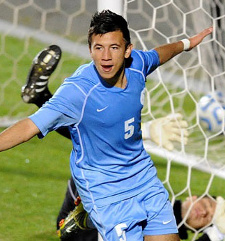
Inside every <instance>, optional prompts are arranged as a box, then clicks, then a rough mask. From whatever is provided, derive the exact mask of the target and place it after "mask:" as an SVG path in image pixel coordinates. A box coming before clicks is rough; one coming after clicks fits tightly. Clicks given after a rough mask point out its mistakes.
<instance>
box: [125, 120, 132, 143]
mask: <svg viewBox="0 0 225 241" xmlns="http://www.w3.org/2000/svg"><path fill="white" fill-rule="evenodd" d="M133 122H134V117H133V118H131V119H129V120H127V121H125V122H124V124H125V125H124V128H125V135H124V138H125V139H128V138H130V137H131V136H132V135H133V134H134V125H133V124H132V123H133Z"/></svg>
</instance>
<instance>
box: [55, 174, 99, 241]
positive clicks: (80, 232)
mask: <svg viewBox="0 0 225 241" xmlns="http://www.w3.org/2000/svg"><path fill="white" fill-rule="evenodd" d="M77 197H78V193H77V190H76V186H75V184H74V182H73V179H72V178H71V179H70V180H69V182H68V186H67V191H66V195H65V199H64V202H63V204H62V207H61V210H60V212H59V215H58V218H57V230H58V235H59V237H60V238H61V240H63V241H72V240H76V241H97V240H98V233H97V230H96V229H91V228H90V225H89V222H90V220H88V214H87V213H86V211H85V210H84V209H83V205H82V203H81V202H80V200H79V198H78V199H77ZM74 200H77V201H78V202H77V203H76V205H75V202H74ZM92 225H93V224H92ZM92 228H93V227H92Z"/></svg>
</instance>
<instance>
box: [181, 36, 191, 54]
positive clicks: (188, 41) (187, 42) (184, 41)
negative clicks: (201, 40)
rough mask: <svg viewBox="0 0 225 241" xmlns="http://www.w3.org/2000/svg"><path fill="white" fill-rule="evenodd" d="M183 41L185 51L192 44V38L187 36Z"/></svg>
mask: <svg viewBox="0 0 225 241" xmlns="http://www.w3.org/2000/svg"><path fill="white" fill-rule="evenodd" d="M181 42H182V43H183V44H184V51H187V50H189V48H190V44H191V42H190V40H189V39H187V38H185V39H182V40H181Z"/></svg>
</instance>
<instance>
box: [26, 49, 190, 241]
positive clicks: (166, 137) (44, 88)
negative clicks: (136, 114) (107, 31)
mask: <svg viewBox="0 0 225 241" xmlns="http://www.w3.org/2000/svg"><path fill="white" fill-rule="evenodd" d="M60 58H61V49H60V48H59V47H58V46H56V45H51V46H49V47H47V48H45V49H44V50H42V51H41V52H40V53H38V54H37V56H36V57H35V58H34V60H33V64H32V67H31V69H30V71H29V74H28V77H27V83H26V85H24V86H23V87H22V94H21V96H22V99H23V101H24V102H25V103H33V104H35V105H37V106H38V107H41V106H42V105H43V104H44V103H45V102H46V101H48V100H49V99H50V98H51V97H52V94H51V92H50V91H49V89H48V81H49V78H50V76H51V74H52V73H53V71H54V70H55V69H56V67H57V65H58V62H59V60H60ZM186 127H187V122H186V121H184V120H183V119H182V116H181V115H180V114H175V115H168V116H167V117H164V118H158V119H155V120H153V121H149V122H147V123H143V124H142V133H143V138H144V139H151V140H152V141H154V142H155V143H156V144H157V145H161V146H162V147H164V148H165V149H167V150H173V148H174V144H173V142H181V141H182V140H183V143H184V144H186V143H187V137H188V132H187V130H186ZM57 132H59V133H60V134H61V135H63V136H65V137H67V138H70V135H69V132H68V130H67V128H60V129H58V130H57ZM150 133H151V136H150ZM181 133H182V135H183V139H182V137H181ZM77 196H78V193H77V190H76V187H75V185H74V182H73V179H72V178H71V179H70V180H69V183H68V187H67V192H66V196H65V199H64V202H63V205H62V208H61V210H60V212H59V216H58V218H57V230H59V228H60V225H62V224H63V220H64V219H65V218H66V217H67V215H68V214H69V213H70V211H72V210H73V209H74V208H75V204H74V200H75V199H76V198H77ZM69 231H71V230H69ZM65 235H67V236H66V237H68V238H67V239H66V240H77V241H79V240H87V241H91V240H97V231H96V229H92V230H82V229H78V232H69V233H67V234H65Z"/></svg>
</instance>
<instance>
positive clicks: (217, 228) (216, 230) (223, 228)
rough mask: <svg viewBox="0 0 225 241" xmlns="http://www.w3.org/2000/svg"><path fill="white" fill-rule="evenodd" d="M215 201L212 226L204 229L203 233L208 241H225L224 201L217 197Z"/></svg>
mask: <svg viewBox="0 0 225 241" xmlns="http://www.w3.org/2000/svg"><path fill="white" fill-rule="evenodd" d="M216 201H217V205H216V211H215V214H214V217H213V225H212V226H211V227H208V228H206V229H205V231H204V233H205V234H206V235H207V236H208V238H209V240H210V241H223V240H225V200H224V199H223V198H222V197H217V199H216Z"/></svg>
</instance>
